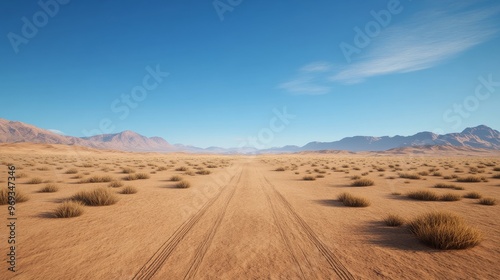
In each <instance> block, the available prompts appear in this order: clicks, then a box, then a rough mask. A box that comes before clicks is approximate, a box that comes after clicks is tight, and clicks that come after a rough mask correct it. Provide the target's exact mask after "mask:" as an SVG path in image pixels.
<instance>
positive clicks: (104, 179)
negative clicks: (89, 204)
mask: <svg viewBox="0 0 500 280" xmlns="http://www.w3.org/2000/svg"><path fill="white" fill-rule="evenodd" d="M111 181H113V178H111V176H97V175H96V176H92V177H90V178H86V179H82V180H80V181H79V183H80V184H85V183H108V182H111Z"/></svg>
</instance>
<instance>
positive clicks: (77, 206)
mask: <svg viewBox="0 0 500 280" xmlns="http://www.w3.org/2000/svg"><path fill="white" fill-rule="evenodd" d="M83 212H84V210H83V204H82V203H80V202H77V201H65V202H63V203H62V204H61V205H59V207H57V208H56V209H55V210H54V212H53V213H52V214H53V215H54V217H55V218H72V217H78V216H80V215H82V214H83Z"/></svg>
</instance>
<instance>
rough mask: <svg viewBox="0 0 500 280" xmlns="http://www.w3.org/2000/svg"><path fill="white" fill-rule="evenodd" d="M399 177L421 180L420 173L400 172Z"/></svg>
mask: <svg viewBox="0 0 500 280" xmlns="http://www.w3.org/2000/svg"><path fill="white" fill-rule="evenodd" d="M398 175H399V178H403V179H411V180H419V179H420V175H418V174H411V173H399V174H398Z"/></svg>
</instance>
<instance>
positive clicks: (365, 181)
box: [351, 179, 375, 187]
mask: <svg viewBox="0 0 500 280" xmlns="http://www.w3.org/2000/svg"><path fill="white" fill-rule="evenodd" d="M374 184H375V182H373V180H371V179H358V180H356V181H354V182H352V183H351V186H353V187H368V186H373V185H374Z"/></svg>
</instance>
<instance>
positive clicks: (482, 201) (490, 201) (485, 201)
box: [479, 197, 497, 206]
mask: <svg viewBox="0 0 500 280" xmlns="http://www.w3.org/2000/svg"><path fill="white" fill-rule="evenodd" d="M479 204H482V205H489V206H493V205H496V204H497V200H496V199H494V198H492V197H485V198H481V199H480V200H479Z"/></svg>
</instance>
